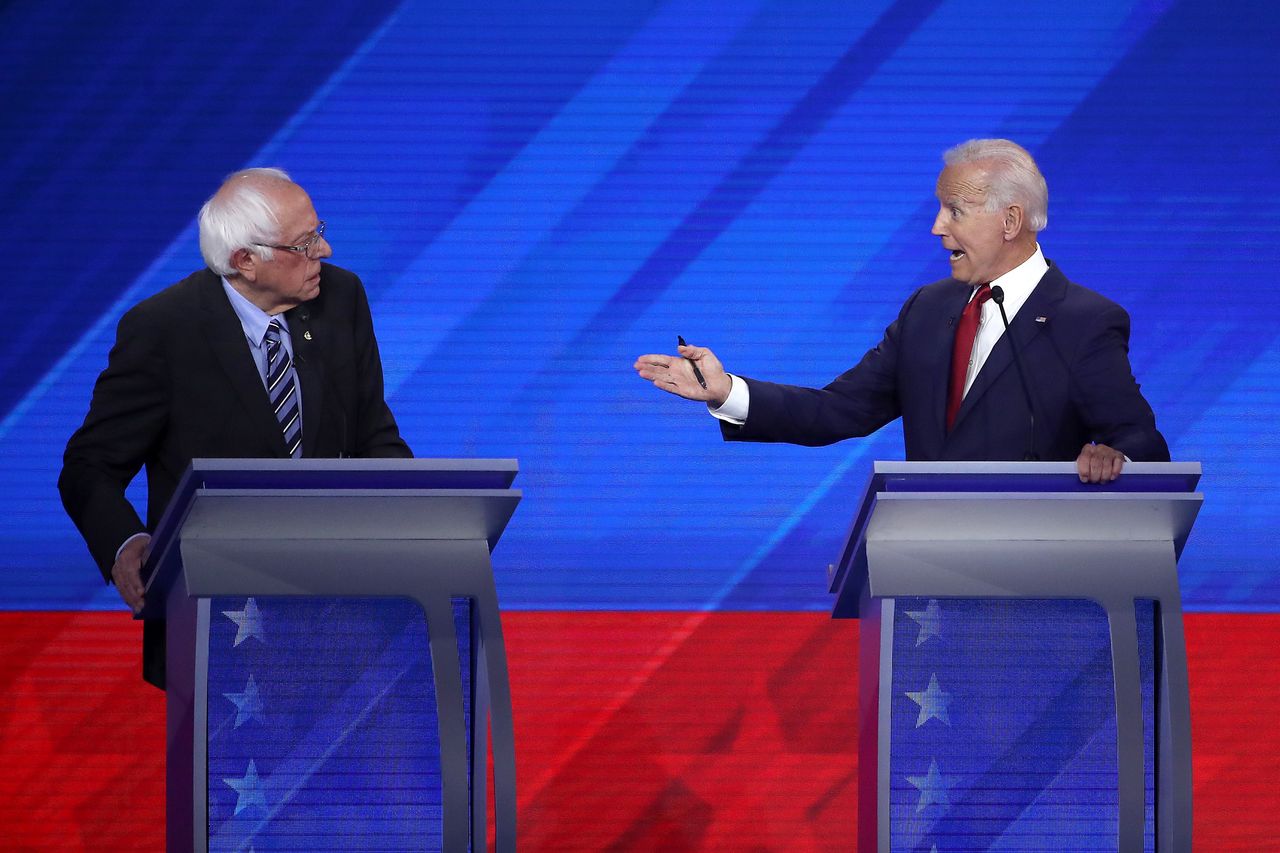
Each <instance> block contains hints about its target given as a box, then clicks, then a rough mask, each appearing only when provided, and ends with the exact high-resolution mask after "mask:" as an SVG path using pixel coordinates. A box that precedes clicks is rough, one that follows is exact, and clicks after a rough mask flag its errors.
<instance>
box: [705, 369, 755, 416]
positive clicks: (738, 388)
mask: <svg viewBox="0 0 1280 853" xmlns="http://www.w3.org/2000/svg"><path fill="white" fill-rule="evenodd" d="M728 376H729V396H728V397H726V398H725V400H724V404H723V405H722V406H720V408H718V409H713V408H711V404H710V403H708V404H707V411H708V412H710V413H711V415H712V416H713V417H716V418H719V419H720V420H722V421H725V422H726V423H731V424H733V425H734V426H742V425H743V424H745V423H746V422H747V410H748V409H749V408H750V407H751V389H750V388H749V387H748V385H747V383H746V382H744V381H743V380H741V379H739V378H738V377H736V376H734V375H733V374H732V373H730V374H728Z"/></svg>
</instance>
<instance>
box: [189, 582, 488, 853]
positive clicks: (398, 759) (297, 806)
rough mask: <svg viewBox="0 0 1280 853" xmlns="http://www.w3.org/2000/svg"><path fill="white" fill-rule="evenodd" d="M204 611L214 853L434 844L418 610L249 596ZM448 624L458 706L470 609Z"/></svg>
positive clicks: (460, 604) (428, 684)
mask: <svg viewBox="0 0 1280 853" xmlns="http://www.w3.org/2000/svg"><path fill="white" fill-rule="evenodd" d="M210 609H211V611H212V612H211V620H210V630H209V676H208V685H209V689H208V703H209V704H208V734H207V741H208V798H209V808H208V815H209V816H208V820H209V850H211V851H220V850H227V851H233V850H247V849H248V848H249V846H250V845H252V846H254V847H255V849H257V850H259V851H265V850H305V851H329V850H332V851H341V850H353V849H361V847H362V846H364V845H365V844H366V843H367V842H368V841H369V840H370V839H375V838H376V839H377V840H378V849H380V850H406V851H408V850H414V851H417V850H438V849H441V839H442V830H443V827H442V825H441V796H440V795H441V790H442V779H441V775H440V742H439V720H438V718H437V714H436V710H435V709H436V695H435V687H434V677H433V672H432V661H431V656H430V654H429V653H428V651H427V649H428V641H427V636H428V634H427V625H426V620H425V618H424V615H423V612H422V609H421V608H420V607H418V606H417V605H416V604H415V603H414V602H412V601H408V600H403V599H400V600H395V599H391V600H386V599H358V598H304V599H290V598H261V599H258V598H252V597H251V598H248V599H239V598H221V597H219V598H215V599H213V600H212V602H211V605H210ZM453 619H454V627H455V631H456V635H457V636H458V638H459V643H458V652H459V656H458V659H457V660H456V661H454V667H455V668H456V670H457V672H458V674H459V678H460V679H461V681H462V686H463V696H464V697H467V696H469V695H470V690H469V685H468V677H469V673H468V670H469V667H468V665H467V664H468V661H469V659H470V654H469V649H468V642H467V638H468V637H469V636H470V625H469V620H470V602H469V601H467V600H465V599H456V600H455V601H454V602H453ZM469 705H470V703H469V702H468V703H466V704H465V705H464V713H465V714H466V716H467V719H468V720H469V719H470V710H471V709H470V707H469ZM467 730H468V734H469V732H470V727H469V726H468V727H467ZM467 753H468V757H470V755H471V744H470V738H469V737H468V743H467Z"/></svg>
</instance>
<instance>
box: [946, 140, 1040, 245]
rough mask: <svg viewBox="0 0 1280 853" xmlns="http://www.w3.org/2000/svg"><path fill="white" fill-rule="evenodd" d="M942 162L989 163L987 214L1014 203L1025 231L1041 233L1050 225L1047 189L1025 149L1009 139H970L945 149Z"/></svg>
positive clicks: (950, 164) (953, 163)
mask: <svg viewBox="0 0 1280 853" xmlns="http://www.w3.org/2000/svg"><path fill="white" fill-rule="evenodd" d="M942 160H943V162H944V163H946V164H947V165H948V166H958V165H960V164H962V163H977V162H983V163H990V164H991V166H992V168H991V172H990V177H991V184H990V186H988V187H987V204H986V209H987V211H988V212H995V211H997V210H1000V209H1002V208H1005V207H1008V206H1009V205H1011V204H1017V205H1020V206H1021V207H1022V210H1023V212H1024V213H1026V215H1027V228H1028V229H1030V230H1031V231H1033V232H1040V231H1043V230H1044V229H1045V226H1047V225H1048V224H1049V187H1048V185H1047V184H1046V183H1045V182H1044V175H1042V174H1040V168H1039V167H1038V166H1036V161H1035V160H1034V159H1033V158H1032V156H1031V154H1030V153H1029V152H1028V151H1027V149H1025V148H1023V147H1022V146H1021V145H1019V144H1018V143H1016V142H1012V141H1010V140H1008V139H970V140H969V141H968V142H961V143H960V144H959V145H957V146H955V147H954V148H949V149H947V151H946V153H945V154H943V155H942Z"/></svg>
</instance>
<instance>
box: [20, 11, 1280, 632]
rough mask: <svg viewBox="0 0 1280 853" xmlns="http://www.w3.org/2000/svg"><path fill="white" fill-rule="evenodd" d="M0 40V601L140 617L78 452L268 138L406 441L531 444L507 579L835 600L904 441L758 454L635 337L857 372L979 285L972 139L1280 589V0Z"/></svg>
mask: <svg viewBox="0 0 1280 853" xmlns="http://www.w3.org/2000/svg"><path fill="white" fill-rule="evenodd" d="M1015 9H1016V11H1015ZM0 34H2V35H0V41H2V42H3V48H4V50H3V51H0V57H3V58H2V59H0V63H3V68H4V73H3V74H0V108H2V113H0V114H3V116H4V120H3V126H2V128H0V197H3V199H4V201H5V203H4V204H3V205H2V206H0V244H2V245H3V250H4V251H3V256H4V258H5V259H6V262H7V263H6V270H5V275H4V277H3V284H2V285H0V300H2V305H0V367H2V369H0V376H2V377H3V378H2V379H0V416H3V420H2V421H0V470H3V471H4V475H3V481H2V485H0V541H3V543H4V547H3V549H0V572H2V573H3V578H4V583H3V585H2V586H0V608H6V609H60V608H72V609H86V608H88V609H93V608H117V607H120V606H121V605H120V602H119V599H118V597H117V595H116V593H115V592H114V590H112V589H110V588H107V587H104V586H103V585H102V583H101V580H100V578H99V577H98V574H97V571H96V570H95V568H94V567H93V565H92V564H91V561H90V560H89V557H88V555H87V552H86V551H85V548H84V546H83V544H82V543H81V541H80V539H79V537H78V536H77V535H76V533H75V531H74V530H73V528H72V527H71V525H70V523H69V522H68V521H67V520H66V519H65V518H64V516H63V514H62V510H61V507H60V505H59V503H58V499H57V494H56V490H55V487H54V482H55V480H56V476H57V472H58V469H59V466H60V457H61V451H62V447H63V445H64V443H65V441H66V439H67V437H68V436H69V435H70V433H71V432H72V431H73V430H74V429H75V427H76V426H77V425H78V423H79V421H80V419H81V418H82V417H83V415H84V412H85V409H86V407H87V404H88V399H89V393H90V388H91V385H92V382H93V379H94V377H95V376H96V374H97V372H98V371H99V370H101V368H102V367H103V366H104V364H105V359H106V352H107V349H108V348H109V346H110V344H111V341H112V339H113V337H114V329H115V322H116V320H117V319H118V318H119V316H120V314H121V313H122V311H123V310H124V309H125V308H127V307H128V306H130V305H132V304H133V303H134V302H136V301H138V300H139V299H141V298H142V297H144V296H146V295H148V294H150V293H152V292H155V291H157V290H159V289H161V288H163V287H165V286H166V285H168V284H170V283H172V282H173V281H175V280H177V279H178V278H180V277H182V276H183V275H185V274H187V273H188V272H190V271H191V270H193V269H195V268H196V267H197V266H199V265H200V263H201V262H200V260H199V254H198V250H197V247H196V241H195V230H194V223H193V219H194V214H195V211H196V209H197V208H198V206H199V205H200V203H201V202H202V201H203V200H204V198H206V197H207V196H208V195H209V194H210V193H211V192H212V191H213V190H214V188H216V186H217V184H218V183H219V181H220V180H221V178H222V177H223V176H224V175H225V174H227V173H229V172H231V171H233V170H235V169H238V168H241V167H243V166H246V165H251V164H262V165H279V166H282V167H284V168H286V169H288V170H289V171H291V172H292V173H293V174H294V176H295V177H296V178H297V179H298V180H299V181H300V182H301V183H302V184H303V185H304V186H306V187H307V188H308V189H309V190H310V191H311V193H312V196H313V198H314V200H315V204H316V208H317V210H318V212H319V215H320V216H321V217H322V218H323V219H325V220H327V222H328V223H329V229H330V231H329V233H330V234H331V235H332V243H333V246H334V251H335V256H334V262H336V263H339V264H341V265H344V266H347V267H349V268H351V269H354V270H356V271H357V272H358V273H360V275H361V276H362V277H363V279H364V281H365V284H366V286H367V287H368V290H369V293H370V298H371V300H372V303H373V310H374V317H375V322H376V324H377V328H378V333H379V337H380V341H381V344H382V353H383V359H384V362H385V365H386V369H387V376H388V394H389V398H390V401H391V404H392V406H393V408H394V410H395V411H396V414H397V416H398V418H399V420H400V424H401V428H402V431H403V432H404V434H405V436H406V438H407V439H408V441H409V442H410V444H411V445H412V446H413V448H414V450H415V452H416V453H417V454H418V455H420V456H514V457H518V458H519V460H520V463H521V468H522V473H521V476H520V481H519V483H520V485H521V486H522V487H523V488H524V489H525V492H526V499H525V501H524V503H523V504H522V505H521V507H520V511H519V512H518V513H517V515H516V518H515V520H514V521H513V523H512V525H511V527H510V529H509V531H508V533H507V535H506V537H505V539H504V541H503V543H502V545H501V546H500V547H499V549H498V552H497V555H496V556H497V559H498V587H499V594H500V596H501V598H502V601H503V604H504V606H505V607H507V608H549V609H576V608H590V609H618V608H672V609H679V610H699V609H752V608H768V609H782V610H808V609H813V610H818V609H825V608H826V606H827V597H826V594H825V566H826V563H827V562H828V561H829V560H830V559H831V558H832V557H833V556H834V554H835V553H836V550H837V548H838V545H839V542H840V539H841V537H842V536H843V533H844V531H845V528H846V519H847V516H848V514H849V512H850V510H851V509H852V507H853V504H854V501H855V499H856V496H857V494H858V493H859V491H860V489H861V486H862V484H863V482H864V480H865V478H866V476H867V471H868V466H869V463H870V461H871V460H873V459H875V458H900V457H901V453H902V450H901V438H900V436H899V433H898V430H897V427H896V426H894V427H890V428H887V429H886V430H884V431H882V433H881V434H879V435H877V436H875V437H874V438H872V439H869V440H864V441H857V442H848V443H844V444H842V445H838V446H835V447H830V448H823V449H816V450H815V449H802V448H790V447H778V446H763V447H762V446H736V445H735V446H726V445H723V444H722V443H721V441H720V439H719V436H718V431H717V429H716V427H715V425H714V423H713V422H712V421H711V419H709V418H708V417H707V416H706V414H705V413H703V412H701V411H699V408H700V407H698V406H696V405H693V404H682V403H681V402H680V401H677V400H675V399H673V398H670V397H668V396H666V395H663V394H660V393H658V392H656V391H655V390H654V389H653V388H651V387H649V386H648V385H646V384H645V383H643V382H641V381H640V380H638V379H636V378H635V377H634V375H633V373H632V370H631V363H632V361H633V360H634V358H635V356H636V355H638V354H640V353H644V352H652V351H670V350H671V349H672V347H673V345H674V341H675V336H676V334H677V333H679V334H682V335H684V336H685V337H686V338H687V339H689V340H690V341H691V342H693V343H698V344H704V345H708V346H711V347H713V348H714V349H715V350H716V351H717V353H718V354H719V355H720V356H721V357H722V358H723V360H724V361H725V363H726V364H727V365H728V366H729V368H730V369H732V370H736V371H739V372H742V373H746V374H749V375H754V376H762V377H770V378H776V379H779V380H783V381H790V382H799V383H805V384H821V383H824V382H825V381H827V380H828V379H829V378H831V377H832V376H834V375H835V374H837V373H839V372H840V371H841V370H843V369H845V368H847V367H848V366H849V365H851V364H852V363H854V362H855V361H856V360H857V359H858V358H859V357H860V356H861V354H862V353H863V352H864V351H865V350H866V348H868V347H869V346H871V345H872V344H873V343H874V342H875V341H876V340H877V339H878V337H879V335H880V333H881V331H882V330H883V328H884V326H885V325H886V324H887V323H888V322H889V321H890V320H891V319H892V317H893V316H894V314H895V313H896V310H897V308H898V306H899V305H900V303H901V301H902V300H903V299H904V298H905V296H906V295H907V294H908V293H909V292H910V291H911V290H912V289H913V288H914V287H916V286H917V285H919V284H921V283H924V282H926V281H930V280H934V279H937V278H940V277H942V276H943V275H945V274H946V270H947V262H946V254H945V252H944V251H943V250H942V249H941V248H940V246H939V243H938V241H937V239H936V238H933V237H930V236H929V233H928V232H929V227H930V225H931V223H932V219H933V214H934V211H935V202H934V200H933V197H932V193H933V184H934V179H935V177H936V174H937V171H938V168H939V166H940V153H941V151H942V150H944V149H945V148H946V147H948V146H950V145H952V144H954V143H956V142H958V141H961V140H963V139H966V138H970V137H975V136H1008V137H1011V138H1014V139H1016V140H1019V141H1021V142H1022V143H1023V144H1025V145H1026V146H1027V147H1028V148H1030V149H1031V150H1032V152H1033V153H1034V154H1035V155H1036V157H1037V158H1038V160H1039V161H1040V164H1041V167H1042V169H1043V170H1044V172H1045V174H1046V176H1047V178H1048V181H1049V188H1050V217H1049V218H1050V224H1049V228H1048V230H1047V231H1045V233H1044V234H1043V235H1042V241H1041V242H1042V245H1043V247H1044V249H1045V252H1046V254H1047V255H1048V256H1049V257H1050V258H1052V259H1053V260H1054V261H1055V262H1057V263H1058V264H1059V265H1060V266H1061V267H1062V268H1063V269H1064V270H1065V271H1066V272H1067V274H1068V275H1069V276H1071V277H1072V278H1073V279H1075V280H1077V281H1079V282H1081V283H1082V284H1085V285H1087V286H1090V287H1093V288H1094V289H1096V290H1100V291H1102V292H1103V293H1105V294H1107V295H1108V296H1110V297H1112V298H1113V299H1115V300H1117V301H1119V302H1120V303H1122V304H1123V305H1125V306H1126V307H1127V308H1128V309H1129V310H1130V312H1131V314H1132V316H1133V318H1134V336H1133V342H1132V360H1133V364H1134V368H1135V371H1136V373H1137V375H1138V378H1139V380H1140V381H1141V382H1142V384H1143V388H1144V391H1145V393H1146V394H1147V396H1148V398H1149V399H1150V401H1151V402H1152V404H1153V406H1154V407H1155V409H1156V412H1157V416H1158V422H1159V426H1160V427H1161V429H1162V430H1163V432H1164V433H1165V435H1166V436H1167V438H1168V439H1169V442H1170V445H1171V446H1172V449H1173V453H1174V458H1175V459H1180V460H1201V461H1202V462H1203V463H1204V465H1205V472H1206V473H1205V478H1204V481H1203V488H1204V491H1205V492H1206V494H1207V500H1206V504H1205V509H1204V512H1203V513H1202V515H1201V518H1200V521H1199V524H1198V526H1197V529H1196V532H1195V533H1194V534H1193V537H1192V540H1191V543H1190V545H1189V546H1188V547H1187V550H1186V554H1185V556H1184V559H1183V563H1182V572H1183V574H1182V577H1183V588H1184V595H1185V598H1186V603H1187V606H1188V608H1189V609H1201V610H1213V609H1227V610H1275V609H1277V608H1280V571H1278V570H1277V569H1278V568H1280V557H1278V556H1277V549H1276V548H1275V546H1274V544H1273V536H1274V532H1275V531H1276V530H1277V529H1280V521H1278V519H1277V506H1278V504H1277V500H1276V497H1277V487H1276V479H1277V477H1278V476H1280V440H1278V439H1277V428H1276V423H1277V414H1278V413H1280V340H1278V338H1280V322H1277V316H1278V315H1280V295H1277V294H1278V293H1280V289H1277V288H1276V287H1275V286H1273V285H1272V284H1271V282H1270V281H1269V275H1270V274H1271V273H1272V272H1273V271H1274V270H1276V269H1278V268H1280V263H1277V260H1280V258H1278V257H1277V256H1278V255H1280V250H1277V248H1276V241H1277V238H1278V237H1280V208H1277V206H1276V205H1275V204H1273V203H1271V201H1270V198H1269V194H1270V192H1271V189H1272V188H1273V187H1274V186H1275V185H1276V183H1277V180H1278V179H1280V167H1278V166H1277V158H1276V152H1277V150H1280V145H1278V144H1277V143H1280V114H1278V112H1277V106H1276V103H1277V93H1280V61H1278V60H1277V54H1276V50H1275V47H1274V46H1275V45H1276V44H1277V43H1280V13H1277V12H1275V11H1273V6H1272V4H1269V3H1264V2H1258V3H1250V2H1239V3H1233V4H1231V8H1230V10H1229V11H1225V10H1224V9H1223V7H1221V6H1220V4H1216V3H1211V2H1209V0H1132V2H1114V0H1105V2H1103V0H1097V2H1092V1H1091V0H1083V1H1082V2H1076V3H1072V4H1066V5H1063V4H1057V3H1048V4H1035V3H1033V4H1016V7H1015V6H1014V5H1011V4H1009V3H1007V2H1003V3H994V2H993V3H983V2H973V1H972V0H963V2H961V0H954V2H939V0H898V2H888V0H871V1H870V2H858V3H849V2H846V3H834V2H818V1H817V0H809V2H803V0H773V2H763V1H762V0H761V1H758V2H753V0H738V2H721V3H717V2H704V3H688V2H667V3H655V2H628V0H615V2H611V3H607V4H606V3H596V2H581V0H563V2H552V3H536V4H534V3H521V2H509V3H504V2H491V0H486V2H483V3H468V4H463V3H441V2H430V3H427V2H411V0H406V2H402V3H399V4H396V3H389V2H383V1H382V0H363V2H361V3H358V4H357V3H355V2H345V0H334V2H330V3H323V4H315V3H310V2H308V3H302V2H297V3H280V4H261V3H249V2H243V0H224V1H223V2H219V3H216V4H198V5H195V6H184V7H181V8H179V7H177V6H173V7H168V6H163V5H159V4H147V3H138V2H134V3H129V2H124V3H111V4H107V3H85V2H72V0H61V2H57V0H41V2H36V1H35V0H19V2H11V3H8V4H6V5H4V6H3V7H2V8H0Z"/></svg>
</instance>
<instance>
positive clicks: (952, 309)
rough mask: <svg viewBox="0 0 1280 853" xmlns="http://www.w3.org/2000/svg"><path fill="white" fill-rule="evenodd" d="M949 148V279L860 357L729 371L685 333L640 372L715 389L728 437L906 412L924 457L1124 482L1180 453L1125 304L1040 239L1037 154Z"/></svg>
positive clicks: (815, 434)
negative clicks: (1060, 262) (1144, 369)
mask: <svg viewBox="0 0 1280 853" xmlns="http://www.w3.org/2000/svg"><path fill="white" fill-rule="evenodd" d="M943 159H944V161H945V163H946V167H945V168H944V169H943V170H942V174H941V175H940V176H939V177H938V184H937V197H938V202H939V210H938V215H937V217H936V218H935V220H934V224H933V234H934V235H935V236H937V237H939V238H941V241H942V246H943V248H944V249H946V250H947V252H948V253H949V260H950V264H951V277H950V278H946V279H943V280H942V281H938V282H935V283H933V284H929V285H926V286H924V287H922V288H920V289H919V290H917V291H916V292H915V293H913V294H912V295H911V296H910V298H908V299H907V301H906V304H904V305H903V307H902V310H901V311H900V312H899V314H898V317H897V319H896V320H895V321H894V322H893V323H892V324H891V325H890V326H889V328H888V329H887V330H886V331H885V334H884V338H883V339H882V340H881V341H880V343H879V344H878V345H877V346H876V347H875V348H874V349H872V350H870V351H869V352H868V353H867V354H866V355H865V356H864V357H863V358H862V361H860V362H859V363H858V364H857V365H856V366H855V367H854V368H853V369H851V370H849V371H847V372H845V373H843V374H841V375H840V376H839V377H837V378H836V379H835V381H833V382H832V383H831V384H830V385H827V386H826V387H825V388H821V389H816V388H801V387H797V386H792V385H779V384H776V383H771V382H762V381H759V380H755V379H744V378H741V377H735V376H731V375H730V374H727V373H725V371H724V368H723V366H722V365H721V364H720V361H719V359H717V358H716V357H715V355H714V353H712V352H711V350H709V349H706V348H704V347H695V346H682V347H681V348H680V354H679V355H678V356H666V355H645V356H641V357H640V358H639V359H638V360H637V361H636V364H635V367H636V370H637V372H638V373H639V374H640V376H641V377H642V378H644V379H647V380H649V381H651V382H653V384H654V385H656V386H657V387H659V388H661V389H663V390H664V391H668V392H670V393H673V394H677V395H679V396H681V397H686V398H688V399H692V400H702V401H705V402H707V404H708V406H709V407H710V408H711V410H712V414H714V415H715V416H716V417H717V418H720V420H721V428H722V430H723V433H724V437H725V438H726V439H727V440H730V441H782V442H790V443H794V444H805V445H823V444H830V443H832V442H835V441H840V440H842V439H845V438H851V437H855V436H864V435H868V434H870V433H872V432H874V431H875V430H877V429H879V428H880V427H882V426H884V425H885V424H887V423H889V422H890V421H892V420H894V419H895V418H898V417H901V418H902V429H903V434H904V436H905V439H906V452H907V458H908V459H912V460H963V459H971V460H1014V459H1024V458H1037V459H1041V460H1062V461H1067V460H1072V459H1074V460H1076V463H1077V470H1078V472H1079V475H1080V479H1081V480H1083V481H1086V482H1094V483H1097V482H1108V481H1111V480H1114V479H1115V478H1116V477H1117V476H1119V474H1120V471H1121V468H1122V467H1123V465H1124V462H1125V460H1126V458H1127V459H1129V460H1135V461H1167V460H1168V459H1169V448H1168V445H1167V444H1166V443H1165V440H1164V438H1163V436H1161V435H1160V433H1159V431H1158V430H1157V429H1156V426H1155V416H1154V415H1153V414H1152V411H1151V407H1150V406H1149V405H1148V404H1147V401H1146V400H1145V399H1144V398H1143V396H1142V394H1141V392H1140V391H1139V389H1138V384H1137V382H1136V381H1135V380H1134V378H1133V372H1132V369H1131V368H1130V366H1129V355H1128V347H1129V318H1128V315H1127V314H1126V313H1125V311H1124V309H1123V308H1121V307H1120V306H1119V305H1116V304H1115V303H1114V302H1111V301H1110V300H1108V299H1106V298H1105V297H1103V296H1101V295H1099V294H1097V293H1094V292H1093V291H1091V290H1087V289H1085V288H1083V287H1081V286H1079V285H1077V284H1074V283H1072V282H1071V281H1069V280H1068V279H1067V277H1066V276H1065V275H1064V274H1063V273H1062V271H1061V270H1059V269H1058V268H1057V267H1056V266H1054V265H1053V264H1052V263H1051V262H1049V261H1047V260H1045V258H1044V255H1043V254H1042V253H1041V251H1040V246H1039V244H1038V242H1037V239H1036V238H1037V234H1038V232H1039V231H1041V230H1043V228H1044V227H1045V225H1046V223H1047V219H1048V190H1047V188H1046V186H1045V181H1044V178H1043V177H1042V176H1041V174H1040V171H1039V169H1038V168H1037V167H1036V164H1035V161H1034V160H1033V159H1032V157H1031V155H1030V154H1029V153H1027V151H1026V150H1024V149H1023V148H1021V147H1020V146H1018V145H1017V144H1015V143H1013V142H1010V141H1008V140H1003V139H975V140H970V141H969V142H966V143H963V144H961V145H958V146H956V147H955V148H952V149H951V150H949V151H947V152H946V154H945V155H944V158H943ZM992 293H997V294H1000V297H999V298H998V299H995V300H992V299H991V298H990V297H991V295H992ZM1001 300H1003V303H1004V307H1005V309H1006V310H1007V313H1008V314H1009V315H1010V321H1009V330H1008V333H1006V332H1005V329H1004V324H1003V322H1002V320H1001V317H1000V313H999V306H998V305H997V304H996V302H999V301H1001ZM966 330H967V334H966ZM1011 337H1012V338H1013V342H1012V343H1013V344H1015V345H1016V348H1017V349H1016V352H1015V350H1014V348H1013V346H1011V342H1010V338H1011ZM1019 355H1020V357H1021V361H1022V372H1023V373H1024V374H1025V377H1026V385H1027V389H1026V391H1024V390H1023V385H1022V383H1021V382H1020V380H1019V370H1018V365H1017V363H1016V360H1015V358H1016V356H1019ZM695 366H696V367H697V368H698V371H699V372H700V373H701V375H702V382H699V381H698V379H697V376H696V375H695V373H694V369H693V368H694V367H695ZM1028 396H1029V397H1030V409H1028ZM1033 416H1034V417H1033ZM1033 424H1034V426H1033Z"/></svg>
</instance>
